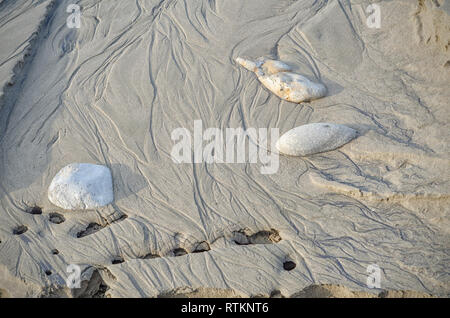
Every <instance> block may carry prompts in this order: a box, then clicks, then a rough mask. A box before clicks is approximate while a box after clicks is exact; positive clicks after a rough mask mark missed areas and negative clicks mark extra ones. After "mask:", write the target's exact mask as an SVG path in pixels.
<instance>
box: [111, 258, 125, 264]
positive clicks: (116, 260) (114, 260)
mask: <svg viewBox="0 0 450 318" xmlns="http://www.w3.org/2000/svg"><path fill="white" fill-rule="evenodd" d="M123 262H125V260H124V259H123V257H120V256H118V257H116V258H115V259H113V260H112V262H111V263H112V264H113V265H116V264H121V263H123Z"/></svg>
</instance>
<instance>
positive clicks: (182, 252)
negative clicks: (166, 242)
mask: <svg viewBox="0 0 450 318" xmlns="http://www.w3.org/2000/svg"><path fill="white" fill-rule="evenodd" d="M186 254H187V252H186V250H185V249H184V248H181V247H179V248H176V249H174V250H173V255H174V256H183V255H186Z"/></svg>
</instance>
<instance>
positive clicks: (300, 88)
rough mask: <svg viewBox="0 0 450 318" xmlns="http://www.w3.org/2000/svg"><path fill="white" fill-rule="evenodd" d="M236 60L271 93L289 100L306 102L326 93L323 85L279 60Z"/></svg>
mask: <svg viewBox="0 0 450 318" xmlns="http://www.w3.org/2000/svg"><path fill="white" fill-rule="evenodd" d="M236 62H237V63H239V64H240V65H242V66H243V67H245V68H246V69H248V70H249V71H252V72H254V73H255V74H256V76H258V79H259V81H260V82H261V83H262V84H263V85H264V86H265V87H267V88H268V89H269V90H270V91H271V92H272V93H274V94H275V95H277V96H278V97H280V98H281V99H284V100H287V101H289V102H293V103H301V102H307V101H311V100H314V99H317V98H321V97H323V96H325V95H326V93H327V89H326V87H325V85H323V84H321V83H314V82H312V81H310V80H309V79H307V78H306V77H304V76H302V75H300V74H296V73H292V72H291V70H292V68H291V67H290V66H289V65H287V64H285V63H283V62H281V61H277V60H269V59H265V58H259V59H257V60H256V61H251V60H246V59H243V58H240V57H238V58H236Z"/></svg>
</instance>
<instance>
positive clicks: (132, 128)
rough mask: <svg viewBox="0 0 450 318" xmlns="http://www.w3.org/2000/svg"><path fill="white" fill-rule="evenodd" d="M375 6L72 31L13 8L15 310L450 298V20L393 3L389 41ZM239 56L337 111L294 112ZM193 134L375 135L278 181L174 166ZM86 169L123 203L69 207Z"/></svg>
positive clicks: (3, 232) (6, 80)
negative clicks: (151, 301) (66, 182)
mask: <svg viewBox="0 0 450 318" xmlns="http://www.w3.org/2000/svg"><path fill="white" fill-rule="evenodd" d="M370 2H371V1H365V0H359V1H358V0H339V1H338V0H329V1H327V0H320V1H317V0H298V1H293V0H246V1H241V0H226V1H225V0H221V1H219V0H211V1H206V0H204V1H200V0H199V1H188V0H185V1H182V0H162V1H153V0H137V1H119V0H111V1H99V0H81V1H78V3H79V4H80V6H81V27H80V28H79V29H70V28H68V27H67V26H66V19H67V17H68V15H69V13H67V12H66V8H67V6H68V5H69V4H70V3H71V1H68V0H61V1H50V0H47V1H37V0H17V1H10V0H3V1H0V21H1V22H0V41H1V43H2V45H1V48H0V86H1V103H0V154H1V160H0V241H1V242H0V295H2V296H3V295H8V296H12V297H17V296H66V295H72V296H77V295H85V296H86V295H88V296H93V297H97V296H98V297H103V296H111V297H122V296H128V297H143V296H145V297H157V296H164V295H170V294H171V293H172V294H177V293H179V291H180V290H181V291H182V292H181V293H182V294H187V293H194V295H195V292H196V291H197V296H201V295H200V294H201V293H203V292H204V291H205V290H209V289H210V290H213V291H214V293H212V294H214V295H216V294H217V295H222V296H224V295H225V296H243V297H248V296H258V295H266V296H269V295H271V294H272V295H273V293H274V291H279V293H280V294H282V295H284V296H291V295H294V296H295V295H297V296H299V295H300V296H303V297H306V296H308V295H316V296H326V294H327V291H323V290H321V289H320V290H316V289H314V288H316V287H314V286H319V285H320V284H327V286H332V285H340V286H343V287H330V289H333V288H338V289H339V288H342V290H341V289H339V291H338V294H339V295H341V296H345V295H346V293H350V294H351V293H353V294H352V295H355V294H354V293H360V294H359V295H364V294H363V293H370V294H372V295H376V294H378V293H379V292H380V289H376V290H373V289H369V288H368V287H367V284H366V283H367V278H368V275H369V274H368V272H367V268H368V266H369V265H372V264H376V265H377V266H379V268H380V269H381V289H388V290H408V291H416V292H417V293H416V294H414V292H411V293H412V294H411V295H422V294H420V293H425V294H432V295H436V296H449V294H450V277H449V275H450V267H449V251H450V222H449V203H450V198H449V195H450V184H449V179H450V178H449V177H450V173H449V171H450V170H449V167H450V159H449V154H450V143H449V140H450V129H449V128H450V127H449V122H450V121H449V119H450V118H449V117H450V115H449V114H450V112H449V101H450V90H449V83H450V53H449V48H448V46H449V37H450V21H449V16H450V3H449V1H431V0H425V1H411V0H395V1H382V2H380V4H379V5H380V8H381V25H380V28H379V29H377V28H370V27H368V25H367V23H366V19H367V16H368V14H367V13H366V12H365V10H366V8H367V6H368V5H369V3H370ZM238 56H246V57H249V58H256V57H259V56H266V57H269V58H273V59H278V60H282V61H284V62H286V63H288V64H289V65H292V66H293V67H294V68H295V72H296V73H299V74H302V75H304V76H307V77H309V78H311V79H312V80H315V81H320V82H323V83H324V84H325V85H326V86H327V88H328V95H327V96H326V97H325V98H322V99H318V100H315V101H313V102H311V103H301V104H294V103H289V102H287V101H282V100H281V99H279V98H278V97H276V96H275V95H273V94H272V93H270V92H269V91H268V90H266V89H265V88H264V87H263V86H262V85H261V84H260V83H259V82H258V80H257V78H256V77H255V76H254V74H253V73H251V72H249V71H247V70H245V69H243V68H242V67H239V65H237V64H236V62H235V61H234V60H235V58H236V57H238ZM194 120H201V121H202V123H203V128H204V129H206V128H208V127H218V128H220V129H223V130H225V129H226V128H228V127H231V128H237V127H241V128H243V129H246V128H248V127H255V128H279V129H280V133H281V134H282V133H285V132H286V131H288V130H290V129H292V128H294V127H296V126H300V125H303V124H307V123H314V122H331V123H338V124H344V125H346V126H348V127H351V128H353V129H355V130H357V131H358V132H359V137H358V138H357V139H355V140H353V141H352V142H350V143H348V144H346V145H345V146H343V147H342V148H339V149H337V150H335V151H331V152H326V153H321V154H316V155H312V156H308V157H287V156H281V157H280V163H279V169H278V171H277V172H276V173H274V174H261V173H260V166H261V164H260V163H255V164H254V163H241V164H239V163H235V164H225V163H213V164H207V163H197V164H188V163H186V164H176V163H174V162H173V161H172V159H171V157H170V153H171V150H172V147H173V145H174V142H173V141H172V140H171V133H172V131H173V130H174V129H176V128H178V127H185V128H187V129H189V130H190V131H192V130H193V124H194ZM72 162H87V163H96V164H104V165H107V166H108V167H110V168H111V171H112V175H113V179H114V192H115V202H114V204H112V205H109V206H107V207H104V208H100V209H97V210H90V211H64V210H62V209H60V208H58V207H56V206H54V205H52V204H51V203H50V202H49V201H48V199H47V189H48V186H49V184H50V182H51V180H52V178H53V176H54V175H55V174H56V173H57V172H58V171H59V170H60V169H61V168H62V167H64V166H66V165H67V164H69V163H72ZM33 207H39V208H40V209H37V208H35V209H34V210H32V209H31V208H33ZM39 212H41V213H39ZM14 233H16V234H14ZM20 233H21V234H20ZM205 242H206V243H205ZM199 246H201V248H200V247H199ZM200 251H201V252H200ZM194 252H199V253H194ZM286 261H291V262H294V263H295V264H296V267H295V268H294V269H292V270H289V271H288V270H285V269H284V268H283V267H284V266H283V264H284V263H285V262H286ZM69 264H78V265H80V266H81V269H82V275H81V277H82V281H83V282H82V288H81V289H80V290H72V291H69V289H68V288H67V287H66V283H65V280H66V278H67V276H68V275H69V274H68V273H67V272H66V270H67V266H68V265H69ZM308 286H309V288H310V289H307V288H308ZM305 288H306V291H305ZM311 288H312V289H311ZM199 290H200V292H198V291H199ZM350 290H351V291H353V292H350ZM198 293H200V294H198ZM302 293H303V294H302ZM398 293H399V295H400V294H401V293H400V292H398ZM327 295H328V294H327ZM391 295H393V294H391ZM408 295H409V294H408Z"/></svg>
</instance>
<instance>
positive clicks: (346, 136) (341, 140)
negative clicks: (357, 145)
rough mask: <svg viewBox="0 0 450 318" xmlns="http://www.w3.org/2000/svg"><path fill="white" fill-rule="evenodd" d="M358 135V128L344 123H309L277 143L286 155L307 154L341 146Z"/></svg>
mask: <svg viewBox="0 0 450 318" xmlns="http://www.w3.org/2000/svg"><path fill="white" fill-rule="evenodd" d="M356 135H357V132H356V130H354V129H352V128H349V127H347V126H344V125H339V124H328V123H314V124H307V125H303V126H299V127H296V128H294V129H291V130H289V131H288V132H287V133H285V134H284V135H282V136H281V137H280V139H278V141H277V143H276V148H277V149H278V151H279V152H280V153H283V154H286V155H290V156H307V155H312V154H316V153H319V152H325V151H330V150H334V149H336V148H339V147H341V146H343V145H344V144H346V143H348V142H349V141H351V140H352V139H354V138H355V137H356Z"/></svg>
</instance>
